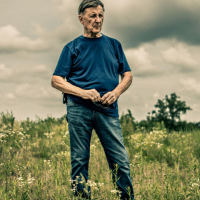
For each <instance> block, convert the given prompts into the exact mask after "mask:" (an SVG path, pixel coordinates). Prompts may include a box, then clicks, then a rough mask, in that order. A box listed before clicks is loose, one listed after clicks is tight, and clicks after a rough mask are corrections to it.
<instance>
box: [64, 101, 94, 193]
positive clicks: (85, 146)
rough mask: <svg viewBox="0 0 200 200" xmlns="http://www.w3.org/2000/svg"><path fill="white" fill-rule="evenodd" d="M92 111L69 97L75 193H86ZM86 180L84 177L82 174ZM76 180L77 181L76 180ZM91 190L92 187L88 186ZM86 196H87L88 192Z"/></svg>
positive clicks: (68, 118)
mask: <svg viewBox="0 0 200 200" xmlns="http://www.w3.org/2000/svg"><path fill="white" fill-rule="evenodd" d="M91 118H92V111H91V110H89V109H87V108H85V107H83V106H81V105H79V104H75V103H74V102H73V101H71V100H70V99H68V102H67V120H68V128H69V134H70V151H71V167H72V169H71V180H72V188H73V189H74V193H75V195H77V193H78V192H79V193H80V192H82V193H84V185H83V184H81V183H80V182H81V181H84V180H85V181H86V182H87V180H88V179H89V177H88V164H89V157H90V140H91V135H92V123H91ZM81 175H82V176H83V177H84V180H83V179H82V176H81ZM75 180H76V181H75ZM88 190H89V191H88V192H90V188H88ZM84 196H87V195H86V194H85V195H84Z"/></svg>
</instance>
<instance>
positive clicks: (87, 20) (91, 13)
mask: <svg viewBox="0 0 200 200" xmlns="http://www.w3.org/2000/svg"><path fill="white" fill-rule="evenodd" d="M103 19H104V13H103V8H102V7H101V6H100V5H99V6H97V7H90V8H86V9H85V14H84V15H79V20H80V22H81V24H83V26H84V30H85V32H86V33H96V34H97V33H99V32H100V31H101V29H102V25H103Z"/></svg>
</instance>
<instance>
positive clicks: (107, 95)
mask: <svg viewBox="0 0 200 200" xmlns="http://www.w3.org/2000/svg"><path fill="white" fill-rule="evenodd" d="M109 95H110V92H107V93H106V94H104V95H103V96H102V98H101V102H103V101H105V100H106V99H107V98H108V97H109Z"/></svg>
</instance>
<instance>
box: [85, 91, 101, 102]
mask: <svg viewBox="0 0 200 200" xmlns="http://www.w3.org/2000/svg"><path fill="white" fill-rule="evenodd" d="M81 97H82V98H83V99H90V100H92V101H93V102H98V101H101V96H100V94H99V93H98V92H97V91H96V90H95V89H91V90H83V92H82V95H81Z"/></svg>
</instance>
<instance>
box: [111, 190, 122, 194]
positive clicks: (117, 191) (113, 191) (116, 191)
mask: <svg viewBox="0 0 200 200" xmlns="http://www.w3.org/2000/svg"><path fill="white" fill-rule="evenodd" d="M111 193H115V194H116V193H121V191H119V190H111Z"/></svg>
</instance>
